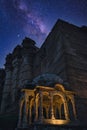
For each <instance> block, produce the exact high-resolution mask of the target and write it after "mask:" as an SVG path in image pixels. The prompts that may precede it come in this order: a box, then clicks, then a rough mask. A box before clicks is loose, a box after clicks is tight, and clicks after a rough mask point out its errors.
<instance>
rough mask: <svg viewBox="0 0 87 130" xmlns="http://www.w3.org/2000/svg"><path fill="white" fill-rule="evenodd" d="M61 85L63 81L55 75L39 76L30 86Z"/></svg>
mask: <svg viewBox="0 0 87 130" xmlns="http://www.w3.org/2000/svg"><path fill="white" fill-rule="evenodd" d="M56 83H60V84H63V80H62V79H61V78H60V77H59V76H58V75H56V74H48V73H46V74H41V75H39V76H37V77H36V78H34V79H33V81H32V84H33V85H35V86H37V85H39V86H50V87H51V86H54V84H56Z"/></svg>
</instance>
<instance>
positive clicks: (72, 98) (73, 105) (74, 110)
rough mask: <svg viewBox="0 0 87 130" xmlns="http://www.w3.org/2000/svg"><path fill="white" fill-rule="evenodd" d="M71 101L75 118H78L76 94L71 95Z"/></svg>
mask: <svg viewBox="0 0 87 130" xmlns="http://www.w3.org/2000/svg"><path fill="white" fill-rule="evenodd" d="M71 102H72V107H73V113H74V117H75V119H77V115H76V109H75V100H74V96H71Z"/></svg>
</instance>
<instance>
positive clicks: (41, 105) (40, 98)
mask: <svg viewBox="0 0 87 130" xmlns="http://www.w3.org/2000/svg"><path fill="white" fill-rule="evenodd" d="M39 96H40V97H39V101H40V111H39V112H40V118H39V119H40V122H42V120H43V95H42V92H41V91H40V92H39Z"/></svg>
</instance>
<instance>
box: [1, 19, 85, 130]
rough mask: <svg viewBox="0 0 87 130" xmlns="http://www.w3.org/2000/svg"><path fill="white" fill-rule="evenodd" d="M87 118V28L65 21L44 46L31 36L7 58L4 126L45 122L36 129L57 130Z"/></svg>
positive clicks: (3, 86) (3, 89)
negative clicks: (37, 43) (36, 43)
mask: <svg viewBox="0 0 87 130" xmlns="http://www.w3.org/2000/svg"><path fill="white" fill-rule="evenodd" d="M86 121H87V27H86V26H82V27H77V26H75V25H72V24H70V23H68V22H65V21H63V20H60V19H59V20H58V21H57V22H56V24H55V25H54V27H53V29H52V30H51V32H50V33H49V35H48V36H47V38H46V40H45V42H44V43H43V45H42V46H41V48H38V47H37V46H36V45H35V41H33V40H32V39H30V38H27V37H26V38H25V39H24V40H23V41H22V44H21V45H18V46H16V47H15V48H14V50H13V52H12V53H9V54H8V55H7V56H6V62H5V69H0V126H1V127H5V126H4V124H6V127H7V128H8V127H13V128H18V129H22V128H26V127H27V128H28V127H29V128H30V129H33V128H34V126H33V125H34V124H36V125H38V124H39V125H40V124H42V125H43V124H45V126H43V127H42V126H41V125H40V126H39V125H38V126H37V128H36V129H40V128H39V127H41V129H43V128H44V129H46V130H48V129H51V128H52V130H53V129H54V130H56V129H57V126H59V127H61V126H62V125H64V124H65V126H67V125H68V124H73V125H76V124H77V126H78V124H80V125H81V126H85V125H86ZM32 124H33V125H32ZM53 124H55V127H54V126H53ZM46 125H47V126H46ZM65 129H66V128H65ZM67 129H68V128H67ZM61 130H62V128H61Z"/></svg>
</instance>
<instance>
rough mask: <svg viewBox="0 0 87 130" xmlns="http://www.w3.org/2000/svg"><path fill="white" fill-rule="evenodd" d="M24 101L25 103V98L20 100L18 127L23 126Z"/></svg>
mask: <svg viewBox="0 0 87 130" xmlns="http://www.w3.org/2000/svg"><path fill="white" fill-rule="evenodd" d="M23 103H24V100H21V101H20V110H19V119H18V127H21V126H22V116H23V115H22V113H23Z"/></svg>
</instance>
